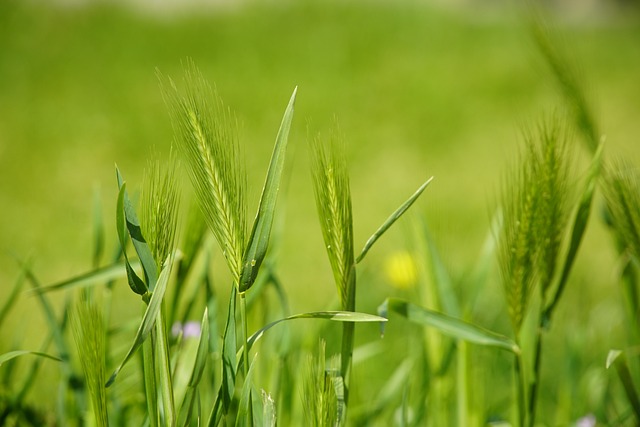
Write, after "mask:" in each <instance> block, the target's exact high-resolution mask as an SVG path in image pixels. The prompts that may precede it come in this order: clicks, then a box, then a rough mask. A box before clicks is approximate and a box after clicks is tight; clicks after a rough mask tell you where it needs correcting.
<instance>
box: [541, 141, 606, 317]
mask: <svg viewBox="0 0 640 427" xmlns="http://www.w3.org/2000/svg"><path fill="white" fill-rule="evenodd" d="M603 145H604V144H603V142H601V143H600V145H599V146H598V148H597V150H596V152H595V154H594V156H593V160H592V161H591V165H590V167H589V174H588V176H587V181H586V183H585V187H584V189H583V191H582V196H581V197H580V204H579V205H578V209H577V211H576V214H575V217H574V219H573V226H572V230H571V241H570V243H569V249H568V251H567V256H566V258H565V261H564V265H563V267H562V275H561V276H560V280H559V281H558V285H557V288H556V291H555V294H554V296H553V298H552V299H551V301H549V303H548V305H547V308H546V309H545V311H544V313H543V319H542V321H543V322H544V324H545V325H546V326H548V325H549V322H550V321H551V316H552V315H553V310H554V308H555V307H556V305H557V304H558V301H560V297H561V296H562V292H563V291H564V288H565V286H566V284H567V280H568V279H569V274H570V273H571V268H572V267H573V263H574V261H575V258H576V255H577V253H578V249H579V248H580V243H581V242H582V237H583V236H584V232H585V230H586V228H587V223H588V221H589V214H590V212H591V205H592V202H593V195H594V192H595V189H596V185H597V183H598V177H599V176H600V170H601V164H602V151H603Z"/></svg>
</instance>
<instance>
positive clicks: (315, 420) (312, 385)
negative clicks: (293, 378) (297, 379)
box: [302, 341, 339, 427]
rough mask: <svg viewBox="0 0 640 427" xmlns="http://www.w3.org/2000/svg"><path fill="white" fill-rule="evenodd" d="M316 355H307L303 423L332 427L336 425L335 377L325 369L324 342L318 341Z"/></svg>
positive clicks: (316, 426)
mask: <svg viewBox="0 0 640 427" xmlns="http://www.w3.org/2000/svg"><path fill="white" fill-rule="evenodd" d="M319 347H320V348H319V351H318V356H317V357H314V356H312V355H309V356H308V359H307V370H306V372H305V376H304V393H303V395H302V400H303V405H304V417H305V423H304V425H307V426H313V427H334V426H336V425H338V420H339V414H338V398H337V394H336V383H335V377H334V376H333V375H331V372H330V371H329V370H327V363H326V355H325V347H326V345H325V342H324V341H320V345H319Z"/></svg>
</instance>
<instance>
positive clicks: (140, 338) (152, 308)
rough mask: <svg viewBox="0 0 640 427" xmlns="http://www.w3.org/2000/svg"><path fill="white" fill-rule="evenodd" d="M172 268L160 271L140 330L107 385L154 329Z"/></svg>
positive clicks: (111, 382) (108, 384)
mask: <svg viewBox="0 0 640 427" xmlns="http://www.w3.org/2000/svg"><path fill="white" fill-rule="evenodd" d="M170 270H171V269H170V268H169V265H166V266H165V268H164V269H163V270H162V272H161V273H160V277H159V278H158V282H157V285H156V288H155V290H154V291H153V293H152V294H151V299H150V300H149V305H148V306H147V309H146V310H145V312H144V316H143V317H142V322H141V323H140V327H139V328H138V332H137V333H136V336H135V338H134V340H133V344H132V345H131V348H130V349H129V351H128V352H127V354H126V356H125V357H124V360H123V361H122V362H121V363H120V365H119V366H118V367H117V368H116V370H115V371H114V372H113V374H111V377H110V378H109V380H108V381H107V384H106V386H107V387H109V386H110V385H111V384H113V382H114V381H115V379H116V377H117V376H118V373H119V372H120V370H121V369H122V368H123V367H124V365H125V364H126V363H127V362H128V361H129V359H130V358H131V356H133V354H134V353H135V352H136V350H138V348H139V347H140V345H141V344H142V343H143V342H144V341H145V340H146V339H147V337H148V336H149V334H150V333H151V331H152V330H153V327H154V325H155V323H156V319H157V317H158V314H159V313H160V309H161V308H162V299H163V298H164V293H165V291H166V290H167V283H168V282H169V273H170Z"/></svg>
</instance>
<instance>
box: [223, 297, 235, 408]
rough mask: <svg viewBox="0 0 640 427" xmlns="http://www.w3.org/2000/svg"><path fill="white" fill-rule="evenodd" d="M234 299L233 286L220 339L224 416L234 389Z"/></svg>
mask: <svg viewBox="0 0 640 427" xmlns="http://www.w3.org/2000/svg"><path fill="white" fill-rule="evenodd" d="M236 299H237V293H236V288H235V286H234V287H232V288H231V296H230V298H229V311H228V314H227V323H226V325H225V329H224V335H223V338H222V391H223V394H222V398H223V399H222V404H223V408H224V413H225V414H226V413H227V411H228V410H229V408H230V407H231V400H232V399H233V393H234V390H235V387H236V373H237V371H236V347H237V344H236Z"/></svg>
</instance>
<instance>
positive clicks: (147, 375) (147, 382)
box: [141, 339, 160, 427]
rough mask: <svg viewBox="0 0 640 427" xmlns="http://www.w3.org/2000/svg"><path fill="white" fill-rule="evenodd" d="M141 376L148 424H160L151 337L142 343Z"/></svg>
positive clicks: (155, 426) (155, 425)
mask: <svg viewBox="0 0 640 427" xmlns="http://www.w3.org/2000/svg"><path fill="white" fill-rule="evenodd" d="M141 350H142V363H143V365H142V377H143V380H144V393H145V397H146V399H145V400H146V404H147V414H148V417H149V425H150V426H151V427H157V426H159V425H160V420H159V418H160V410H159V409H158V394H157V393H158V386H157V384H156V359H155V356H154V352H155V349H154V343H153V340H152V339H146V340H144V342H143V343H142V349H141Z"/></svg>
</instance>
